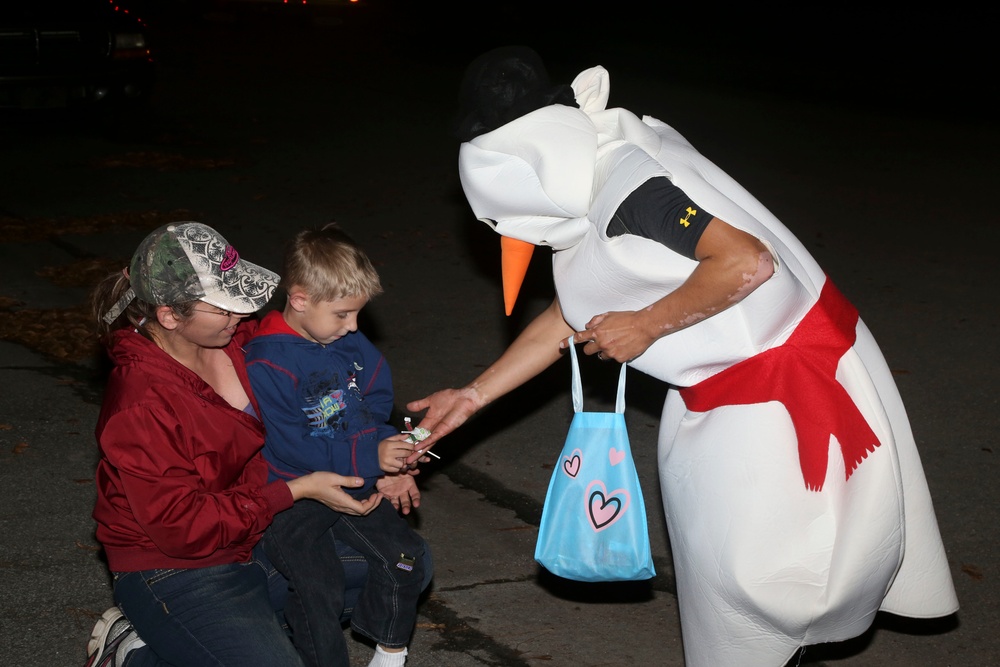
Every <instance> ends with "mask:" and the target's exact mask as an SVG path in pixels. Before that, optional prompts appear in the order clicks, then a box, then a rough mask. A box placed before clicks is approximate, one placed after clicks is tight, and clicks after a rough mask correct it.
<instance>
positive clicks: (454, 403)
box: [406, 299, 573, 460]
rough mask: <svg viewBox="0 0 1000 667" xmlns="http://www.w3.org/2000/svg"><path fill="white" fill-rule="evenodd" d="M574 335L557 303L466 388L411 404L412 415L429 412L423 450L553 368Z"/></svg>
mask: <svg viewBox="0 0 1000 667" xmlns="http://www.w3.org/2000/svg"><path fill="white" fill-rule="evenodd" d="M572 333H573V329H572V328H571V327H570V326H569V325H568V324H567V323H566V320H564V319H563V315H562V308H560V307H559V301H558V299H557V300H555V301H553V302H552V305H550V306H549V307H548V308H546V309H545V311H543V312H542V313H541V314H540V315H539V316H538V317H536V318H535V319H534V320H532V321H531V323H530V324H529V325H528V326H527V327H526V328H525V329H524V331H522V332H521V334H520V335H519V336H518V337H517V338H516V339H515V340H514V342H513V343H511V344H510V347H508V348H507V350H506V351H505V352H504V353H503V354H502V355H500V358H499V359H497V360H496V361H495V362H493V364H492V365H490V367H489V368H487V369H486V370H485V371H483V373H482V374H481V375H480V376H479V377H477V378H476V379H475V380H473V381H472V382H470V383H469V384H467V385H466V386H465V387H462V388H461V389H444V390H441V391H438V392H435V393H433V394H431V395H430V396H427V397H426V398H422V399H420V400H416V401H413V402H411V403H408V404H407V405H406V409H407V410H410V411H411V412H420V411H422V410H427V414H426V415H425V416H424V418H423V420H421V422H420V426H421V427H423V428H426V429H428V430H430V431H431V435H430V436H429V437H428V438H427V439H426V440H424V441H422V442H421V443H420V444H421V449H423V450H426V449H428V447H427V445H432V444H434V443H435V442H437V441H438V440H439V439H440V438H442V437H444V436H445V435H447V434H449V433H451V432H452V431H454V430H455V429H456V428H458V427H459V426H461V425H462V424H463V423H465V421H466V420H467V419H468V418H469V417H471V416H472V415H473V414H474V413H475V412H476V411H478V410H480V409H482V408H483V407H484V406H486V405H488V404H489V403H492V402H493V401H495V400H496V399H497V398H499V397H501V396H503V395H504V394H506V393H508V392H510V391H511V390H513V389H515V388H517V387H519V386H521V385H522V384H524V383H525V382H527V381H528V380H530V379H531V378H533V377H535V376H536V375H538V374H539V373H541V372H542V371H543V370H545V369H546V368H548V367H549V366H551V365H552V363H553V362H555V361H556V360H557V359H559V357H560V356H561V354H560V348H559V342H560V341H561V340H563V339H564V338H568V337H569V336H570V335H571V334H572ZM414 458H415V457H413V456H411V457H410V460H412V459H414Z"/></svg>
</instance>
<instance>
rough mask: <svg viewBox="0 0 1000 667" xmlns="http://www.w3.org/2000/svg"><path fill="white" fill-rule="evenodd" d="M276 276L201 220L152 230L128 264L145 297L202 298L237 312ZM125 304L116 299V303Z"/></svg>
mask: <svg viewBox="0 0 1000 667" xmlns="http://www.w3.org/2000/svg"><path fill="white" fill-rule="evenodd" d="M280 280H281V277H280V276H279V275H278V274H277V273H275V272H273V271H269V270H267V269H265V268H263V267H261V266H257V265H256V264H251V263H250V262H248V261H246V260H245V259H241V258H240V254H239V253H238V252H237V251H236V248H234V247H233V246H231V245H230V244H229V242H228V241H226V239H224V238H223V237H222V235H221V234H219V232H217V231H215V230H214V229H212V228H211V227H209V226H208V225H203V224H201V223H200V222H175V223H171V224H169V225H164V226H163V227H160V228H159V229H157V230H155V231H154V232H152V233H151V234H149V236H147V237H146V238H145V239H143V241H142V243H140V244H139V247H138V249H137V250H136V251H135V254H134V255H133V256H132V264H131V266H130V268H129V281H130V282H131V285H132V289H131V291H132V292H133V293H134V296H136V297H138V298H140V299H142V300H143V301H145V302H146V303H151V304H154V305H158V306H159V305H173V304H176V303H184V302H186V301H195V300H201V301H204V302H205V303H208V304H211V305H213V306H215V307H217V308H221V309H222V310H228V311H230V312H233V313H241V314H245V313H254V312H256V311H258V310H260V309H261V308H263V307H264V305H265V304H266V303H267V302H268V301H269V300H270V298H271V296H272V295H273V294H274V290H275V289H276V288H277V286H278V282H279V281H280ZM126 305H128V304H127V302H126V303H124V304H116V309H117V308H118V307H119V306H120V308H121V309H124V307H125V306H126ZM118 312H119V313H120V312H121V310H119V311H118ZM108 316H112V313H110V312H109V313H108ZM114 317H117V314H116V315H114V316H113V317H112V319H114Z"/></svg>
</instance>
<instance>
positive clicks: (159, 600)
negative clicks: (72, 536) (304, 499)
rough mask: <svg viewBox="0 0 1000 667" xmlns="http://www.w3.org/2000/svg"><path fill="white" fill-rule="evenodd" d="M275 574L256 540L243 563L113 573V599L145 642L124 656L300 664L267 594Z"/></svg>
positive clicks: (132, 663) (191, 662) (195, 662)
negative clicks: (248, 560) (250, 558)
mask: <svg viewBox="0 0 1000 667" xmlns="http://www.w3.org/2000/svg"><path fill="white" fill-rule="evenodd" d="M280 579H281V578H280V576H278V575H277V573H276V572H275V571H274V569H273V568H272V567H271V566H270V564H269V563H267V562H266V558H265V557H264V554H263V553H262V552H261V550H260V546H259V545H258V546H257V548H255V549H254V558H253V560H251V561H250V562H248V563H234V564H231V565H217V566H213V567H204V568H198V569H191V570H180V569H171V570H145V571H142V572H122V573H116V574H115V584H114V592H115V601H116V602H117V604H118V606H119V607H120V608H121V610H122V612H124V614H125V615H126V616H127V617H128V619H129V621H131V622H132V625H133V627H135V629H136V631H137V632H138V633H139V636H140V637H141V638H142V639H143V641H145V642H146V646H145V647H142V648H138V649H136V650H134V651H132V652H130V653H129V654H128V658H127V660H126V662H125V664H126V665H128V667H153V666H157V667H167V666H171V667H194V666H202V665H219V666H222V665H224V666H225V667H302V660H301V659H300V658H299V656H298V653H297V652H296V650H295V648H294V646H292V643H291V642H290V641H289V640H288V636H287V635H286V633H285V630H284V629H283V628H282V627H281V623H280V622H279V619H278V617H277V616H276V615H275V607H274V606H273V605H272V600H271V597H270V595H269V591H268V584H269V580H272V581H273V580H277V581H278V582H280ZM355 583H357V582H355Z"/></svg>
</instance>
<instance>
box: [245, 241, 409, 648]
mask: <svg viewBox="0 0 1000 667" xmlns="http://www.w3.org/2000/svg"><path fill="white" fill-rule="evenodd" d="M281 284H282V286H283V287H284V289H285V291H286V293H287V301H286V304H285V307H284V310H283V311H281V312H278V311H273V312H270V313H268V314H267V315H266V316H265V317H264V319H263V321H262V322H261V325H260V328H259V330H258V332H257V334H256V336H255V337H254V338H253V339H252V340H251V341H250V342H249V344H248V345H247V372H248V373H249V376H250V384H251V386H252V388H253V391H254V394H255V395H256V397H257V400H258V403H259V405H260V410H261V418H262V420H263V422H264V425H265V427H266V429H267V436H266V441H265V445H264V457H265V459H266V460H267V462H268V466H269V469H270V474H271V477H272V478H273V479H284V480H288V479H294V478H296V477H299V476H301V475H305V474H308V473H309V472H312V471H316V470H327V471H334V472H337V473H340V474H344V475H354V476H357V477H363V478H364V479H365V481H366V482H367V483H366V484H365V486H364V487H363V488H361V489H344V492H345V493H344V502H343V503H342V504H341V505H339V506H338V507H336V508H335V509H331V508H330V507H328V506H326V505H323V504H320V503H318V502H315V501H305V502H296V503H295V505H294V506H293V507H292V508H291V509H289V510H285V511H284V512H281V513H279V514H278V515H276V516H275V520H274V523H273V524H272V526H271V527H270V528H269V529H268V531H267V532H266V533H265V537H264V540H263V546H264V550H265V552H266V553H267V555H268V557H269V558H270V559H271V560H272V562H273V563H274V566H275V567H276V568H277V569H278V571H280V572H281V573H282V574H284V575H285V577H286V578H288V580H289V598H288V603H287V605H286V609H285V614H286V617H287V619H288V623H289V626H290V627H291V630H292V641H293V642H294V644H295V646H296V648H297V649H298V651H299V653H300V655H301V656H302V658H303V660H304V662H305V663H306V665H308V666H309V667H332V666H337V667H341V666H346V665H347V664H348V653H347V645H346V642H345V641H344V636H343V629H342V626H341V614H342V612H343V611H344V599H343V595H342V594H341V593H340V591H342V590H343V585H342V584H343V582H342V580H343V569H342V566H341V562H340V561H339V559H338V558H337V555H336V552H335V550H334V547H333V545H334V542H333V540H332V539H330V537H329V535H327V533H328V532H330V529H331V528H332V532H333V534H334V535H335V536H336V538H337V539H338V540H341V541H343V542H344V543H346V544H348V545H350V546H352V547H354V548H355V549H356V550H358V551H359V552H361V553H362V554H363V555H364V556H365V560H366V561H367V562H368V582H367V584H366V586H365V589H364V591H363V592H362V594H361V597H360V599H359V601H358V603H357V606H356V607H355V609H354V612H353V615H352V617H351V626H352V627H353V628H354V630H356V631H357V632H359V633H361V634H363V635H365V636H367V637H369V638H371V639H372V640H374V641H375V642H376V644H377V647H376V653H375V656H374V658H373V659H372V662H371V663H370V667H397V666H400V665H403V664H405V661H406V654H407V650H406V644H407V643H408V642H409V639H410V635H411V633H412V631H413V627H414V625H415V623H416V607H417V598H418V597H419V595H420V593H421V591H422V589H423V581H424V574H425V567H427V557H428V556H427V554H425V546H426V544H425V543H424V541H423V539H422V538H421V537H420V536H419V535H417V534H416V533H415V532H414V531H413V530H412V529H411V528H410V527H409V525H408V524H407V522H406V520H405V519H404V518H403V517H402V516H401V515H400V513H399V511H397V509H398V510H401V511H402V512H403V513H404V514H405V513H408V512H409V510H410V506H411V505H412V506H414V507H416V506H418V505H419V500H420V494H419V491H418V490H417V487H416V484H415V483H414V481H413V477H412V476H411V475H410V474H407V469H406V466H405V458H406V457H407V456H408V455H410V454H412V453H413V451H414V445H413V444H411V443H410V442H408V441H407V437H406V436H405V435H403V434H401V433H400V432H399V430H398V429H396V428H393V427H392V426H390V425H389V424H388V421H389V415H390V412H391V411H392V408H393V390H392V378H391V376H390V373H389V367H388V364H387V363H386V360H385V358H384V357H383V356H382V355H381V353H379V351H378V350H377V349H376V348H375V346H374V345H373V344H372V343H371V342H370V341H369V340H368V339H367V338H366V337H365V336H364V334H362V333H361V332H360V331H358V330H357V322H358V313H359V312H360V311H361V309H362V308H363V307H364V306H365V305H366V304H367V303H368V301H369V300H370V299H371V298H372V297H374V296H376V295H378V294H380V293H381V292H382V287H381V284H380V282H379V277H378V274H377V273H376V272H375V269H374V267H373V266H372V264H371V262H370V261H369V259H368V257H367V256H366V255H365V253H364V252H363V251H362V250H361V249H360V248H359V247H358V246H357V244H355V243H354V241H353V240H352V239H351V238H350V237H348V236H347V235H346V234H345V233H344V232H343V231H341V230H340V229H339V228H338V227H337V226H336V225H334V224H331V225H327V226H326V227H324V228H322V229H319V230H306V231H303V232H300V233H299V234H298V235H296V237H295V238H294V239H293V241H292V242H291V244H290V245H289V248H288V251H287V253H286V256H285V271H284V275H283V278H282V283H281ZM394 505H395V507H394ZM322 577H325V578H326V580H327V581H329V582H330V585H328V586H324V587H317V586H316V585H315V582H316V581H320V580H322ZM300 582H302V584H301V585H300ZM308 582H312V585H309V583H308Z"/></svg>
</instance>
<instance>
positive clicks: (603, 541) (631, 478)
mask: <svg viewBox="0 0 1000 667" xmlns="http://www.w3.org/2000/svg"><path fill="white" fill-rule="evenodd" d="M569 342H570V345H569V350H570V359H571V360H572V364H573V412H574V415H573V421H572V423H571V424H570V427H569V434H568V435H567V436H566V444H565V445H564V446H563V450H562V453H561V454H560V455H559V459H558V460H557V461H556V467H555V470H554V471H553V472H552V479H551V480H550V481H549V490H548V493H547V494H546V496H545V505H544V507H543V508H542V522H541V525H540V526H539V529H538V542H537V544H536V545H535V560H536V561H538V563H539V564H540V565H542V566H543V567H544V568H545V569H547V570H548V571H549V572H551V573H552V574H555V575H558V576H560V577H564V578H566V579H573V580H575V581H591V582H595V581H636V580H641V579H649V578H651V577H653V576H654V575H655V574H656V572H655V571H654V569H653V558H652V555H651V554H650V548H649V532H648V527H647V524H646V506H645V504H644V502H643V498H642V490H641V489H640V487H639V476H638V475H637V474H636V469H635V462H634V461H633V460H632V450H631V448H630V447H629V440H628V431H627V430H626V428H625V370H626V366H625V364H622V370H621V374H620V375H619V377H618V400H617V402H616V405H615V411H614V412H584V411H583V388H582V386H581V383H580V365H579V362H578V361H577V355H576V347H575V346H574V345H573V341H572V339H570V341H569Z"/></svg>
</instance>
